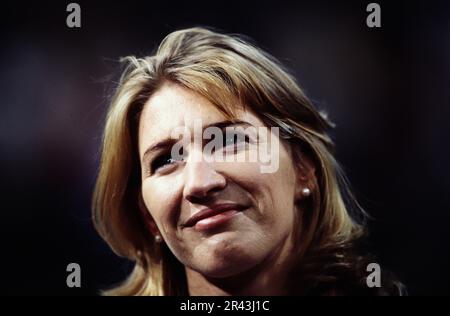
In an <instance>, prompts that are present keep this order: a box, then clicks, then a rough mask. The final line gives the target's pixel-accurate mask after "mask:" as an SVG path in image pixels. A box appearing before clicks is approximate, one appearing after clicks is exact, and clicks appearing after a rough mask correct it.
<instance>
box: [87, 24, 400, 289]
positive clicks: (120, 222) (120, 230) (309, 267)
mask: <svg viewBox="0 0 450 316" xmlns="http://www.w3.org/2000/svg"><path fill="white" fill-rule="evenodd" d="M125 62H126V63H127V68H126V69H125V71H124V73H123V76H122V78H121V80H120V83H119V86H118V88H117V91H116V94H115V96H114V98H113V100H112V103H111V106H110V109H109V112H108V115H107V120H106V127H105V132H104V139H103V151H102V156H101V163H100V170H99V175H98V179H97V183H96V188H95V192H94V198H93V217H94V223H95V226H96V228H97V230H98V232H99V233H100V235H101V236H102V237H103V238H104V239H105V240H106V241H107V242H108V244H109V245H110V246H111V248H112V249H113V250H114V251H115V252H116V253H117V254H119V255H121V256H125V257H127V258H129V259H131V260H133V261H135V262H136V264H135V268H134V271H133V272H132V274H131V275H130V276H129V278H128V279H127V280H126V281H125V282H124V283H123V284H121V285H120V286H118V287H116V288H114V289H111V290H109V291H106V292H105V293H106V294H111V295H346V294H391V293H396V291H397V290H396V289H397V287H396V286H395V283H394V282H391V281H389V280H387V279H385V278H384V279H383V280H382V281H383V284H382V287H381V288H378V287H374V288H369V287H368V286H367V284H366V276H367V275H368V272H367V271H366V267H367V264H368V263H369V262H370V260H369V259H368V258H366V257H364V256H359V255H357V252H356V241H357V240H359V239H360V238H361V237H362V236H363V234H364V226H363V223H364V220H363V219H364V217H365V214H364V212H363V211H362V210H361V208H360V207H359V205H358V204H357V203H356V202H355V200H354V199H353V197H352V195H351V193H350V192H349V190H348V185H347V184H346V181H345V178H344V176H343V173H342V171H341V170H340V168H339V165H338V163H337V162H336V160H335V159H334V158H333V155H332V150H333V142H332V141H331V139H330V137H329V136H328V134H327V128H329V127H331V123H330V122H329V121H328V119H327V118H326V116H325V115H323V114H322V113H320V112H318V111H317V110H316V109H315V108H314V106H313V104H312V103H311V101H310V100H309V99H308V98H307V97H306V96H305V95H304V93H303V92H302V90H301V89H300V87H299V86H298V84H297V83H296V82H295V80H294V79H293V77H292V76H291V75H289V74H288V73H287V72H286V70H284V69H283V67H282V66H281V65H280V64H279V63H278V61H277V60H275V59H274V58H273V57H272V56H270V55H268V54H267V53H265V52H263V51H262V50H261V49H259V48H257V47H255V46H253V45H251V44H249V43H247V42H245V41H244V40H242V39H241V38H239V37H237V36H230V35H225V34H220V33H216V32H214V31H211V30H207V29H203V28H191V29H186V30H180V31H176V32H173V33H171V34H169V35H168V36H167V37H166V38H165V39H164V40H163V42H162V43H161V44H160V46H159V48H158V50H157V52H156V54H155V55H153V56H149V57H146V58H141V59H140V58H135V57H128V58H125ZM198 121H200V123H201V125H200V129H198V128H197V129H196V128H195V127H196V126H195V125H196V123H198ZM180 127H181V129H183V130H184V132H185V133H181V134H180V133H178V134H176V133H175V134H176V135H175V134H174V131H175V130H177V129H179V128H180ZM237 127H240V128H241V130H240V131H241V134H238V135H241V136H242V137H236V135H234V136H232V137H231V138H230V137H228V136H227V135H228V134H227V133H225V132H224V133H223V134H224V135H225V136H224V137H223V138H221V139H220V142H219V143H218V144H217V142H216V143H215V145H217V146H215V147H214V154H217V153H219V154H226V156H227V157H234V158H237V157H241V158H242V157H244V158H245V157H247V158H248V155H249V154H252V153H258V152H259V151H258V149H259V148H261V147H264V148H265V149H267V148H268V149H269V151H270V156H269V160H268V161H270V162H273V161H275V160H277V164H276V165H275V168H272V170H271V171H270V172H263V171H262V170H263V169H262V168H261V167H262V166H263V164H264V162H263V161H261V160H258V159H257V160H251V161H250V160H249V159H240V160H239V159H234V160H231V161H224V160H220V159H207V158H211V156H212V155H210V154H208V153H205V147H206V146H205V142H204V140H205V139H207V138H208V137H205V130H206V129H207V128H215V129H214V130H213V131H216V132H217V131H218V132H221V131H226V130H227V128H237ZM247 127H253V129H247ZM269 127H270V128H271V132H269V133H267V134H266V136H267V135H268V136H267V137H266V138H264V137H261V135H263V133H260V131H263V130H264V129H265V128H266V129H268V128H269ZM273 128H276V129H273ZM186 132H187V135H186ZM252 133H253V134H252ZM192 136H193V137H194V138H196V137H197V138H196V139H197V140H198V139H199V138H198V137H200V139H201V141H200V142H199V141H194V142H192ZM219 137H220V136H219ZM209 139H211V138H209ZM262 139H265V140H266V141H261V140H262ZM269 139H270V142H269ZM278 139H279V142H278V143H277V140H278ZM272 140H274V142H272ZM216 141H217V139H216ZM176 145H179V146H178V150H174V148H175V147H176ZM176 153H179V154H178V155H177V154H176ZM207 156H208V157H207ZM214 157H216V158H217V156H214ZM265 162H266V163H267V161H265ZM350 213H351V214H350ZM397 292H398V291H397Z"/></svg>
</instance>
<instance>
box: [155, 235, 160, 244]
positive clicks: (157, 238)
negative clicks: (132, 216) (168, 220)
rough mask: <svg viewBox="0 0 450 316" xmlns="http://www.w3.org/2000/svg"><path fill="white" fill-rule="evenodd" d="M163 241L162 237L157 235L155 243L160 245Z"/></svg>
mask: <svg viewBox="0 0 450 316" xmlns="http://www.w3.org/2000/svg"><path fill="white" fill-rule="evenodd" d="M161 241H162V238H161V236H160V235H156V236H155V242H157V243H158V244H159V243H160V242H161Z"/></svg>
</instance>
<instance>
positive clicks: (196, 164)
mask: <svg viewBox="0 0 450 316" xmlns="http://www.w3.org/2000/svg"><path fill="white" fill-rule="evenodd" d="M237 118H238V119H239V120H240V121H242V122H245V123H243V125H244V126H249V125H248V124H250V125H253V126H255V127H264V124H263V123H262V121H261V120H259V119H258V117H257V116H256V115H254V114H252V113H250V112H246V111H245V112H244V111H241V112H240V114H239V116H238V117H237ZM199 119H201V122H202V126H203V128H204V127H205V126H209V125H214V124H216V123H218V122H222V123H220V124H217V125H218V126H220V127H223V125H224V124H225V125H226V124H227V123H223V121H225V120H226V118H225V116H224V115H223V114H222V113H221V112H219V111H218V110H217V109H216V108H215V107H214V106H213V105H212V104H211V103H210V102H209V101H208V100H206V99H205V98H203V97H202V96H200V95H198V94H196V93H194V92H192V91H190V90H187V89H185V88H183V87H181V86H178V85H176V84H172V83H166V84H164V85H163V86H162V87H161V88H160V89H159V90H158V91H157V92H156V93H155V94H153V95H152V97H151V98H150V99H149V100H148V101H147V103H146V104H145V106H144V109H143V112H142V114H141V118H140V123H139V156H140V159H141V166H142V195H143V200H144V204H145V206H146V208H147V211H149V212H150V214H151V217H152V218H153V220H154V222H150V223H147V225H148V227H150V229H151V230H152V232H153V233H158V234H160V235H161V236H162V238H163V240H164V242H165V243H166V244H167V245H168V247H169V248H170V249H171V251H172V252H173V254H174V255H175V256H176V257H177V258H178V260H180V261H181V262H182V263H183V264H184V265H185V266H186V267H188V268H190V269H192V270H195V271H197V272H200V273H201V274H203V275H206V276H209V277H226V276H232V275H236V274H238V273H241V272H245V271H247V270H248V269H250V268H252V267H255V266H256V265H257V264H258V263H261V262H263V261H264V260H265V259H266V258H268V257H269V256H270V255H271V254H273V253H275V252H276V251H277V250H279V249H280V248H281V247H283V246H284V245H285V243H286V242H287V240H288V238H289V236H290V234H291V233H292V232H293V224H294V211H295V210H296V208H295V200H296V198H297V197H298V195H299V192H300V190H301V188H300V185H298V183H297V177H296V172H295V170H294V165H293V162H292V160H291V155H290V153H289V151H288V149H287V147H285V145H283V144H281V143H280V146H279V148H278V150H277V151H278V153H277V154H278V155H279V157H278V159H279V167H278V169H277V170H276V171H275V172H272V173H263V172H261V163H260V162H258V161H254V160H252V161H247V160H245V161H234V162H227V161H214V160H213V161H211V160H208V161H206V159H203V158H205V157H204V156H205V154H204V151H203V148H204V146H205V143H207V142H208V141H204V142H203V144H201V143H200V144H199V143H198V142H197V143H196V142H195V141H192V139H190V138H188V139H184V141H185V142H184V147H183V150H184V154H183V156H184V159H182V160H180V159H171V156H170V152H171V149H172V147H173V141H172V142H170V141H169V142H162V143H161V141H163V140H167V139H168V138H170V137H171V135H172V133H173V131H174V129H175V128H177V127H180V126H182V127H183V128H187V130H189V132H190V133H191V136H198V135H196V131H195V129H194V121H195V120H199ZM197 122H198V121H197ZM230 124H231V123H230ZM197 132H198V131H197ZM270 136H271V137H275V136H274V135H273V134H272V135H270ZM199 137H200V138H201V137H202V136H201V133H200V136H199ZM249 137H251V135H249ZM185 138H186V137H185ZM175 141H176V140H175ZM158 143H159V145H158V146H154V145H155V144H158ZM230 146H231V148H230ZM257 147H258V145H256V144H254V143H252V142H250V144H247V145H246V146H241V145H239V144H237V145H236V146H234V143H233V142H231V143H228V140H225V146H224V147H223V148H222V149H220V150H222V151H223V152H225V151H226V152H227V155H236V156H238V155H245V154H248V152H249V151H257ZM150 148H153V150H152V149H150ZM194 157H195V158H196V159H194ZM236 160H237V159H236ZM200 212H201V213H200ZM199 215H200V216H199ZM196 217H197V218H196ZM155 224H156V225H155Z"/></svg>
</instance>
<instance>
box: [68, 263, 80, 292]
mask: <svg viewBox="0 0 450 316" xmlns="http://www.w3.org/2000/svg"><path fill="white" fill-rule="evenodd" d="M66 271H67V272H70V273H69V275H68V276H67V278H66V285H67V286H68V287H81V267H80V265H79V264H78V263H69V264H68V265H67V268H66Z"/></svg>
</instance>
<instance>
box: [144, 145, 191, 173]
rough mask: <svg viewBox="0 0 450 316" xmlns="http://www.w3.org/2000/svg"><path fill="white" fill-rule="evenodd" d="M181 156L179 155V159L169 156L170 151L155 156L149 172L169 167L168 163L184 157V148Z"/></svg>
mask: <svg viewBox="0 0 450 316" xmlns="http://www.w3.org/2000/svg"><path fill="white" fill-rule="evenodd" d="M182 155H183V156H182V157H180V158H179V159H176V158H174V157H172V156H171V154H170V152H168V153H165V154H162V155H160V156H158V157H157V158H155V160H153V162H152V163H151V166H150V167H151V172H152V173H153V172H156V171H157V170H159V169H161V170H163V169H165V168H168V167H170V165H173V164H175V163H177V162H179V161H182V160H183V159H184V150H183V149H182Z"/></svg>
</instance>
